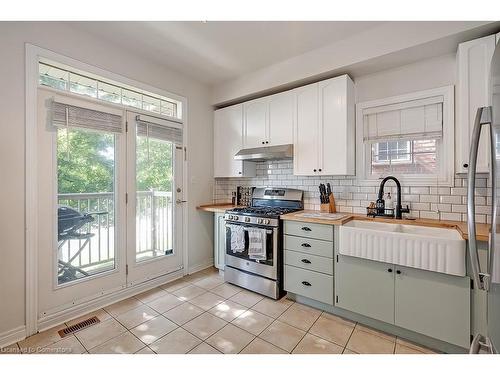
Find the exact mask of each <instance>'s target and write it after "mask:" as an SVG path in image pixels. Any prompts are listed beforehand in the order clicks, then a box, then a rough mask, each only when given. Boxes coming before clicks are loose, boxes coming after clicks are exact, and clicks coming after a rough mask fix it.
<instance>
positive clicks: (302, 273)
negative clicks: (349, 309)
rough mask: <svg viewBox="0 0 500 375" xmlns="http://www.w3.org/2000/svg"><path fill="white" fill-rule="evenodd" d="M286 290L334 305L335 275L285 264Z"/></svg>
mask: <svg viewBox="0 0 500 375" xmlns="http://www.w3.org/2000/svg"><path fill="white" fill-rule="evenodd" d="M285 290H286V291H288V292H292V293H295V294H298V295H301V296H304V297H308V298H311V299H313V300H315V301H320V302H324V303H327V304H329V305H333V276H330V275H325V274H323V273H319V272H314V271H308V270H304V269H301V268H297V267H292V266H285Z"/></svg>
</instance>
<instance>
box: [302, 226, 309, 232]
mask: <svg viewBox="0 0 500 375" xmlns="http://www.w3.org/2000/svg"><path fill="white" fill-rule="evenodd" d="M302 230H305V231H306V232H310V231H311V228H309V227H302Z"/></svg>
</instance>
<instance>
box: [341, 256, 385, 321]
mask: <svg viewBox="0 0 500 375" xmlns="http://www.w3.org/2000/svg"><path fill="white" fill-rule="evenodd" d="M391 271H392V272H391ZM335 294H336V297H337V299H336V303H335V305H336V306H338V307H341V308H343V309H346V310H349V311H353V312H356V313H358V314H362V315H366V316H369V317H371V318H374V319H377V320H381V321H383V322H387V323H390V324H394V267H393V266H392V265H390V264H386V263H380V262H372V261H369V260H365V259H360V258H354V257H350V256H344V255H338V263H337V264H336V269H335Z"/></svg>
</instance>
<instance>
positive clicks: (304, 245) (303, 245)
mask: <svg viewBox="0 0 500 375" xmlns="http://www.w3.org/2000/svg"><path fill="white" fill-rule="evenodd" d="M300 246H302V247H311V245H309V244H308V243H303V244H302V245H300Z"/></svg>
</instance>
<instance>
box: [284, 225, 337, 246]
mask: <svg viewBox="0 0 500 375" xmlns="http://www.w3.org/2000/svg"><path fill="white" fill-rule="evenodd" d="M285 234H291V235H292V236H302V237H308V238H314V239H317V240H324V241H333V225H326V224H313V223H305V222H302V221H290V220H285Z"/></svg>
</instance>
